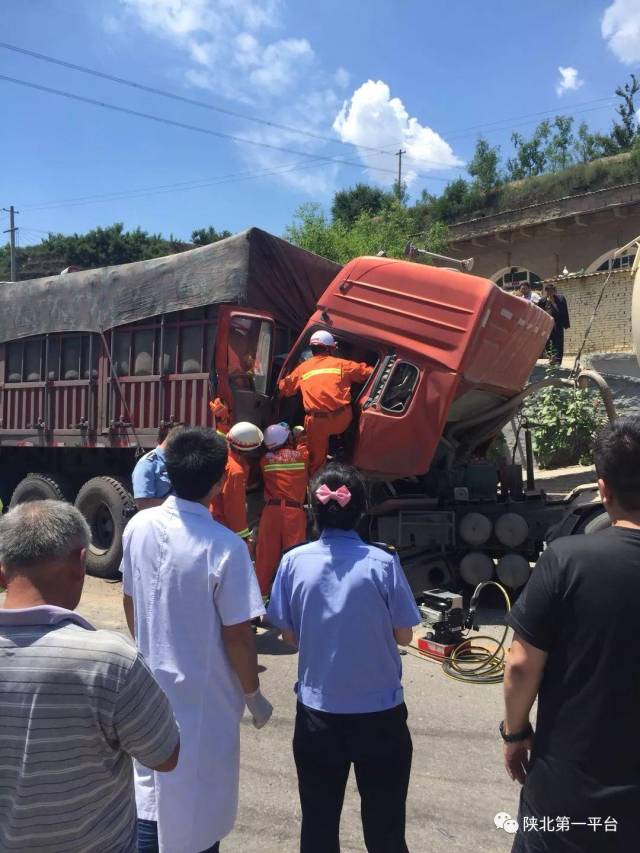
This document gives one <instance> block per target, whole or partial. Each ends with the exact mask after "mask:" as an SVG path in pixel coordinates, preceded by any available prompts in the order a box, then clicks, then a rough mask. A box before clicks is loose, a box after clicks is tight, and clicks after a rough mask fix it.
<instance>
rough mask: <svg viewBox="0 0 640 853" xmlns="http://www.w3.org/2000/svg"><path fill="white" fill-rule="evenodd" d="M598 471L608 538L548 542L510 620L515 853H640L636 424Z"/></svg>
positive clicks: (606, 444) (614, 441)
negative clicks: (518, 788) (517, 795)
mask: <svg viewBox="0 0 640 853" xmlns="http://www.w3.org/2000/svg"><path fill="white" fill-rule="evenodd" d="M595 464H596V471H597V475H598V485H599V487H600V494H601V497H602V502H603V504H604V507H605V509H606V510H607V512H608V513H609V516H610V518H611V525H612V526H611V527H610V528H608V529H606V530H603V531H601V532H599V533H594V534H591V535H585V536H570V537H566V538H562V539H557V540H556V541H555V542H553V543H552V544H551V545H550V546H549V548H547V550H546V551H545V552H544V553H543V554H542V555H541V557H540V559H539V560H538V563H537V565H536V567H535V568H534V570H533V573H532V575H531V578H530V580H529V583H528V584H527V586H526V588H525V590H524V591H523V593H522V595H521V596H520V599H519V600H518V602H517V603H516V605H515V606H514V608H513V610H512V611H511V614H510V617H509V624H510V625H511V627H512V628H513V629H514V637H513V642H512V646H511V650H510V652H509V656H508V660H507V667H506V671H505V678H504V694H505V704H506V712H505V719H504V722H503V723H502V725H501V731H502V733H503V738H504V740H505V744H504V757H505V766H506V769H507V772H508V774H509V775H510V776H511V778H512V779H514V780H517V781H518V782H520V783H522V785H523V787H522V793H521V799H520V814H519V824H520V828H519V831H518V835H517V836H516V839H515V842H514V846H513V851H512V853H547V851H548V852H549V853H565V851H566V853H569V851H571V853H614V851H615V853H632V851H634V850H640V841H639V840H638V832H639V829H638V823H637V822H638V820H640V738H639V737H638V730H639V727H640V640H639V638H638V608H639V607H640V417H633V418H624V419H620V420H618V421H616V422H615V423H614V424H613V425H611V426H608V427H606V428H605V429H604V430H603V432H602V433H601V434H600V435H599V436H598V439H597V441H596V448H595ZM536 695H537V696H538V719H537V725H536V731H535V735H534V734H533V731H532V730H531V727H530V724H529V712H530V710H531V707H532V705H533V703H534V700H535V698H536Z"/></svg>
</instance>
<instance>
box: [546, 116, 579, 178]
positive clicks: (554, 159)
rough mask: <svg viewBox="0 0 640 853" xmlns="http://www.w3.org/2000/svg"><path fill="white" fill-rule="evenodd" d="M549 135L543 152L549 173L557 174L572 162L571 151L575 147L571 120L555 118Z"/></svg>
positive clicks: (564, 117) (568, 118) (569, 118)
mask: <svg viewBox="0 0 640 853" xmlns="http://www.w3.org/2000/svg"><path fill="white" fill-rule="evenodd" d="M550 134H551V135H550V137H549V142H548V143H547V147H546V150H545V155H546V158H547V166H548V169H549V170H550V171H551V172H557V171H559V170H560V169H566V168H567V166H570V165H571V163H572V162H573V156H572V150H573V149H574V147H575V140H574V138H573V118H572V117H571V116H556V117H555V118H554V120H553V124H552V125H551V131H550Z"/></svg>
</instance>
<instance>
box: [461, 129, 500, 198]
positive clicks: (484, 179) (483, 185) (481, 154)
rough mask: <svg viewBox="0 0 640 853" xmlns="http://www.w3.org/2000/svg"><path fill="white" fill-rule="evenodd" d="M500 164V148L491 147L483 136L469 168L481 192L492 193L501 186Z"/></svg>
mask: <svg viewBox="0 0 640 853" xmlns="http://www.w3.org/2000/svg"><path fill="white" fill-rule="evenodd" d="M499 163H500V148H499V147H498V146H497V145H495V146H494V145H490V144H489V143H488V142H487V140H486V139H485V138H484V137H483V136H480V137H478V141H477V142H476V150H475V152H474V154H473V159H472V160H471V162H470V163H469V166H468V167H467V172H469V174H470V175H471V177H472V178H473V179H474V184H475V186H476V188H477V189H478V190H479V191H480V192H482V193H490V192H491V191H492V190H494V189H495V188H496V187H497V186H498V185H499V184H500V182H501V177H500V170H499V168H498V166H499Z"/></svg>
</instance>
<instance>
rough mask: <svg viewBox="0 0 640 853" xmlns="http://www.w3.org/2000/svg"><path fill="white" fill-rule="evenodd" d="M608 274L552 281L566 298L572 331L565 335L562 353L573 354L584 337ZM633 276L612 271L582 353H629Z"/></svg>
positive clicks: (625, 272)
mask: <svg viewBox="0 0 640 853" xmlns="http://www.w3.org/2000/svg"><path fill="white" fill-rule="evenodd" d="M606 277H607V273H593V274H592V275H587V276H580V277H576V278H568V279H565V278H560V279H554V283H555V284H556V286H557V288H558V292H559V293H562V294H563V295H564V296H566V298H567V305H568V306H569V319H570V321H571V328H570V329H568V330H567V332H565V339H564V341H565V343H564V351H565V354H566V355H575V354H576V353H577V352H578V348H579V347H580V344H581V343H582V340H583V338H584V333H585V331H586V328H587V325H588V323H589V320H590V319H591V315H592V314H593V309H594V307H595V304H596V302H597V300H598V296H599V295H600V291H601V289H602V286H603V284H604V282H605V279H606ZM632 291H633V275H632V274H631V273H630V272H629V271H622V272H614V273H612V274H611V277H610V279H609V281H608V283H607V286H606V289H605V292H604V296H603V297H602V301H601V303H600V307H599V308H598V313H597V314H596V318H595V320H594V322H593V326H592V327H591V332H590V333H589V338H588V339H587V343H586V345H585V348H584V352H628V351H630V350H632V349H633V341H632V337H631V294H632Z"/></svg>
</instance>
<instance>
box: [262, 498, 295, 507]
mask: <svg viewBox="0 0 640 853" xmlns="http://www.w3.org/2000/svg"><path fill="white" fill-rule="evenodd" d="M281 504H284V505H285V506H291V507H294V508H295V509H302V504H301V503H298V501H290V500H287V499H286V498H271V500H268V501H267V506H280V505H281Z"/></svg>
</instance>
